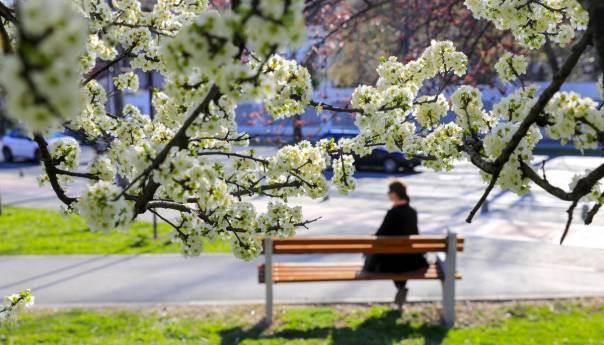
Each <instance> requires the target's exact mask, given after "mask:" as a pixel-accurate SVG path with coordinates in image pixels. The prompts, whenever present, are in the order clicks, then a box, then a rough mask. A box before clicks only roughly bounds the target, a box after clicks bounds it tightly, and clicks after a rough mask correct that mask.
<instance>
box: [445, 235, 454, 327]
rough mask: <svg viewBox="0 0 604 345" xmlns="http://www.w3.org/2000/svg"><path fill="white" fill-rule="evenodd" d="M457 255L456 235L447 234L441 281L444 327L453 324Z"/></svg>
mask: <svg viewBox="0 0 604 345" xmlns="http://www.w3.org/2000/svg"><path fill="white" fill-rule="evenodd" d="M456 254H457V235H456V234H455V233H454V232H448V234H447V259H446V261H445V272H444V274H445V280H444V281H443V321H444V324H445V326H446V327H448V328H450V327H453V325H454V324H455V271H456V269H455V266H456Z"/></svg>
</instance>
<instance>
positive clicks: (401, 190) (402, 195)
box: [388, 181, 409, 206]
mask: <svg viewBox="0 0 604 345" xmlns="http://www.w3.org/2000/svg"><path fill="white" fill-rule="evenodd" d="M388 197H389V198H390V201H391V202H392V205H393V206H396V205H401V204H405V203H408V202H409V196H408V195H407V186H405V184H404V183H402V182H401V181H393V182H391V183H390V184H389V185H388Z"/></svg>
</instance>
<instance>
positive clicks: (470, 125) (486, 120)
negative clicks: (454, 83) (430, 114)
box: [451, 85, 495, 134]
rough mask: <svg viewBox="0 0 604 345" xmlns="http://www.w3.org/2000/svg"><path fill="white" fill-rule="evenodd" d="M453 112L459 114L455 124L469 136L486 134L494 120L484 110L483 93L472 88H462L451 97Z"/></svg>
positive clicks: (465, 86)
mask: <svg viewBox="0 0 604 345" xmlns="http://www.w3.org/2000/svg"><path fill="white" fill-rule="evenodd" d="M451 110H453V111H454V112H455V114H457V117H456V118H455V122H456V123H457V124H458V125H459V126H461V128H463V129H464V131H465V132H467V133H469V134H472V133H474V134H476V133H484V132H485V131H487V130H488V129H490V128H491V127H492V126H493V124H494V120H495V119H493V117H492V116H490V115H489V114H488V113H487V112H486V111H484V109H483V105H482V93H481V92H480V90H478V89H477V88H475V87H472V86H467V85H464V86H460V87H459V88H457V90H455V92H454V93H453V94H452V95H451Z"/></svg>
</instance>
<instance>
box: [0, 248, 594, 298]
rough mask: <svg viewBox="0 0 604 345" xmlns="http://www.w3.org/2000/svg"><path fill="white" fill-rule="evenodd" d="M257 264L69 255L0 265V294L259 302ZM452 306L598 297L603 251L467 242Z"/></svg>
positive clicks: (284, 290)
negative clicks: (460, 302)
mask: <svg viewBox="0 0 604 345" xmlns="http://www.w3.org/2000/svg"><path fill="white" fill-rule="evenodd" d="M279 259H280V260H296V261H333V260H339V261H348V262H350V261H359V260H361V258H360V256H350V255H335V256H315V257H308V256H290V257H284V258H279ZM258 262H259V261H258V260H256V261H253V262H248V263H244V262H241V261H240V260H237V259H235V258H233V257H232V256H231V255H226V254H225V255H221V254H216V255H212V254H207V255H202V256H201V257H199V258H196V259H184V258H182V257H181V256H180V255H177V254H173V255H134V256H126V255H107V256H95V255H74V256H17V257H10V256H2V257H0V295H5V294H8V293H10V292H14V291H17V290H19V289H22V288H31V289H32V290H33V291H34V293H35V295H36V303H37V304H39V305H63V306H65V305H94V304H113V303H136V304H157V303H203V304H217V303H260V302H262V300H263V297H264V290H263V286H262V285H259V284H258V282H257V278H256V265H257V263H258ZM459 270H460V271H461V273H462V274H463V276H464V279H463V280H462V281H460V282H459V284H458V285H457V286H458V290H457V297H458V299H506V300H507V299H517V298H518V299H520V298H551V297H578V296H604V250H602V249H584V248H582V249H578V248H572V247H559V246H556V245H549V244H537V243H534V242H522V241H502V240H491V239H485V238H480V237H471V238H468V239H467V246H466V251H465V252H464V253H463V254H462V255H460V257H459ZM394 292H395V291H394V287H393V286H392V283H390V282H337V283H306V284H282V285H277V286H276V290H275V298H276V301H277V303H285V302H287V303H309V302H369V301H375V302H387V301H390V300H391V299H392V296H393V295H394ZM440 296H441V290H440V284H439V283H438V282H435V281H415V282H412V283H410V300H439V299H440Z"/></svg>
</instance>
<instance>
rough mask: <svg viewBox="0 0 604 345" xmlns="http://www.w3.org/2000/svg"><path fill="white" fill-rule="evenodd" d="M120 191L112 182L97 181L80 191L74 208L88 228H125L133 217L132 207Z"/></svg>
mask: <svg viewBox="0 0 604 345" xmlns="http://www.w3.org/2000/svg"><path fill="white" fill-rule="evenodd" d="M121 191H122V190H121V189H120V188H119V187H118V186H116V185H114V184H112V183H109V182H106V181H99V182H96V183H94V184H92V185H90V186H89V187H88V189H86V190H85V191H84V192H83V193H82V195H81V196H80V198H79V200H78V203H77V205H76V209H77V211H78V212H79V214H80V216H82V218H83V219H84V221H86V224H88V226H89V227H90V230H92V231H109V230H112V229H116V228H117V229H126V228H127V226H128V224H130V222H131V221H132V218H133V207H132V204H131V203H130V202H129V201H127V200H126V199H124V197H120V194H121Z"/></svg>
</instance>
